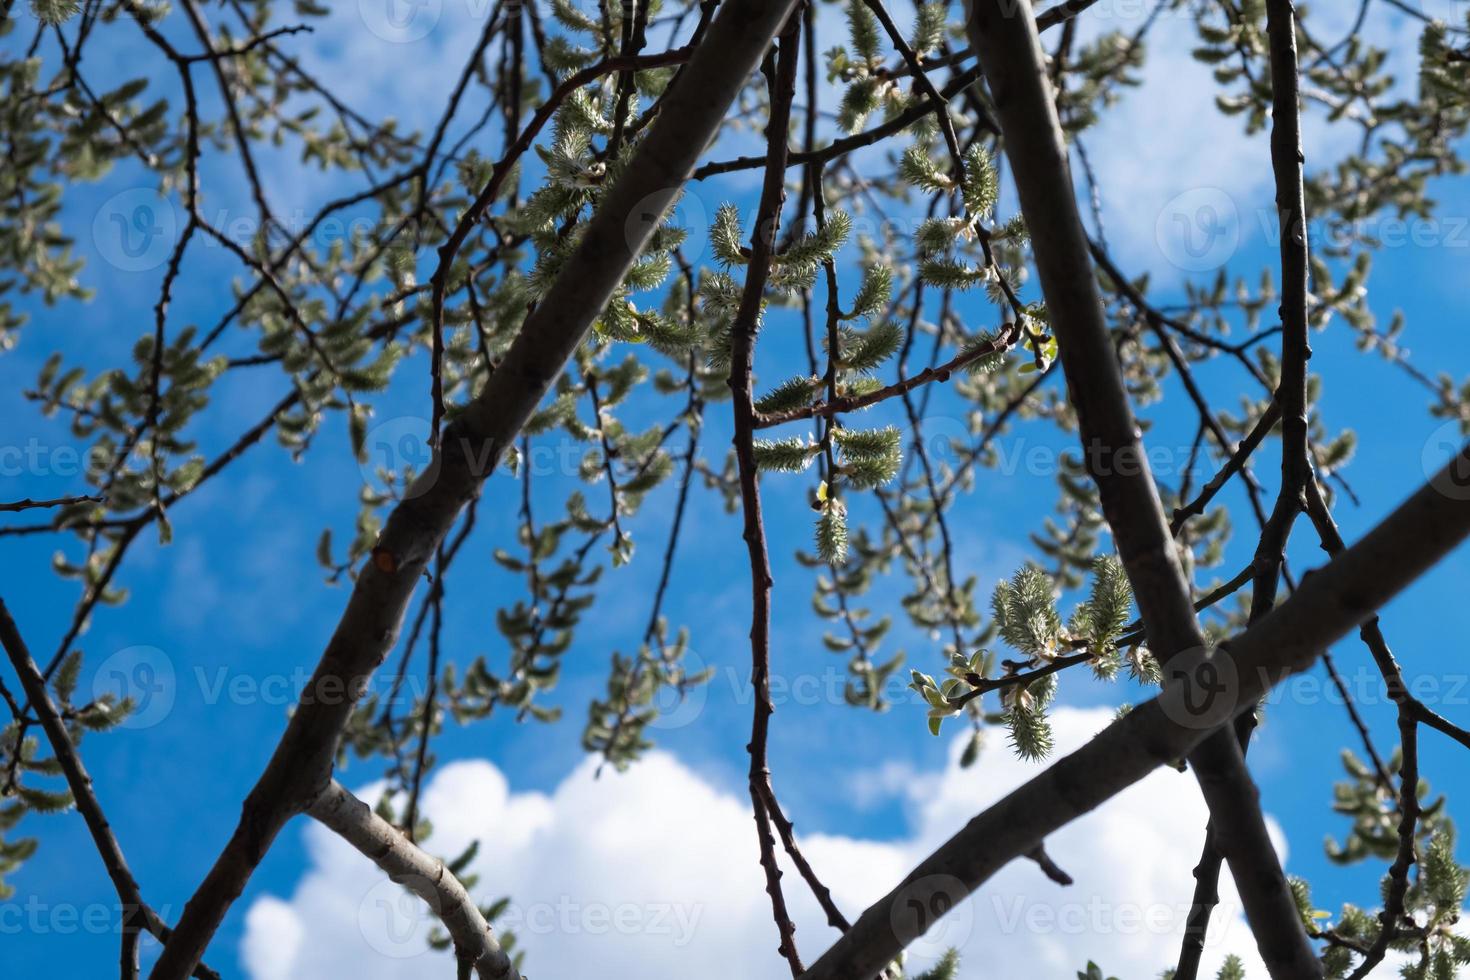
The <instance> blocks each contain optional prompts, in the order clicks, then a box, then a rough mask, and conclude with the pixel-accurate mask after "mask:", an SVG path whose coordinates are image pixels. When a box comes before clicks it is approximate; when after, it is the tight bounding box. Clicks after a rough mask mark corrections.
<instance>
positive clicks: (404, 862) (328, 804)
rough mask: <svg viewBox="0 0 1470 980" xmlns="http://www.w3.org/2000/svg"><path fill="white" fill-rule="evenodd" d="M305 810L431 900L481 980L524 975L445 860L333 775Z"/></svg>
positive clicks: (461, 954) (515, 979)
mask: <svg viewBox="0 0 1470 980" xmlns="http://www.w3.org/2000/svg"><path fill="white" fill-rule="evenodd" d="M307 812H308V813H310V814H311V815H312V816H313V817H314V818H316V819H317V820H318V821H319V822H321V823H322V824H323V825H324V826H326V827H327V828H328V829H330V830H331V831H332V832H333V833H335V834H336V835H337V836H338V837H341V838H342V839H343V840H345V841H346V842H347V843H349V844H351V845H352V846H353V847H355V848H357V849H358V850H359V851H360V852H362V854H363V855H364V856H365V857H366V858H367V859H368V860H370V861H372V862H373V863H374V864H376V865H377V866H378V867H379V868H382V869H383V871H384V872H385V873H386V874H387V875H388V877H389V878H391V879H393V880H394V881H396V882H398V884H400V885H402V886H403V887H404V888H407V889H408V890H409V891H411V892H413V893H414V894H415V895H417V896H418V897H419V898H422V899H423V900H424V901H425V902H427V903H428V904H429V908H430V910H431V911H432V912H433V913H434V915H435V916H436V917H438V919H439V920H440V921H441V922H443V923H444V928H445V930H446V931H447V932H448V933H449V938H450V939H452V940H454V948H455V951H456V953H457V954H458V955H459V957H460V959H461V961H465V960H468V961H469V962H470V963H472V964H473V965H474V970H475V975H476V976H478V977H480V980H520V976H521V975H520V973H519V972H517V970H516V968H515V966H514V965H513V964H512V963H511V961H510V957H509V956H507V955H506V954H505V950H503V949H501V947H500V943H499V941H498V940H496V938H495V930H493V929H491V928H490V924H489V923H488V922H486V921H485V917H484V916H483V915H481V914H480V909H479V907H478V906H476V905H475V901H474V899H473V898H471V897H470V893H469V892H468V891H466V890H465V887H464V885H462V884H460V881H459V879H458V878H456V877H455V876H454V873H453V872H451V871H450V870H449V869H448V868H447V867H445V865H444V862H443V861H441V860H439V859H438V858H436V857H430V856H429V855H428V854H425V853H424V852H423V851H421V850H419V848H418V847H417V846H416V845H415V844H414V843H413V841H411V840H409V839H408V838H407V837H405V836H403V834H402V833H401V832H400V831H399V830H398V828H397V827H394V826H393V825H392V824H390V823H389V822H388V821H386V820H384V819H383V818H382V817H380V816H378V815H377V814H376V813H374V812H373V810H372V807H370V806H368V805H367V804H366V803H364V802H363V801H362V800H359V799H358V798H357V797H356V796H354V795H353V794H352V793H351V791H349V790H348V789H346V788H345V787H343V786H342V784H341V783H339V782H337V781H336V780H335V779H334V780H332V781H331V783H329V784H328V785H327V788H326V790H325V791H324V792H323V793H322V795H321V796H320V797H318V798H317V800H316V802H315V803H313V804H312V805H311V808H310V809H309V810H308V811H307Z"/></svg>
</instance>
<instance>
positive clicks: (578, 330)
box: [151, 0, 794, 980]
mask: <svg viewBox="0 0 1470 980" xmlns="http://www.w3.org/2000/svg"><path fill="white" fill-rule="evenodd" d="M793 6H794V0H778V2H776V3H764V2H761V0H729V2H727V3H725V4H723V5H722V6H721V8H720V12H719V13H718V14H717V15H716V17H715V19H714V21H713V23H711V25H710V28H709V32H708V34H707V35H706V37H705V38H704V41H703V43H702V44H701V46H700V48H699V50H698V51H696V52H695V54H694V55H693V56H692V57H691V58H690V60H689V63H688V64H687V65H686V66H685V69H684V72H683V74H682V75H681V77H680V79H679V82H678V84H677V85H675V86H674V87H673V90H672V91H670V92H669V93H668V96H667V98H666V99H665V102H664V106H663V108H662V110H661V112H660V115H659V118H658V120H657V121H656V122H655V123H654V125H653V127H652V128H651V129H650V131H649V134H648V136H647V137H646V138H645V139H644V141H643V142H642V143H641V144H640V146H639V147H638V149H637V151H636V152H635V156H634V159H633V160H632V161H631V162H630V164H629V166H628V169H627V172H626V175H625V176H624V178H623V179H622V180H620V181H619V182H618V183H617V184H616V185H615V186H613V187H612V188H611V189H610V190H609V191H608V193H607V196H606V197H605V198H604V199H603V201H602V204H601V206H600V207H599V208H598V210H597V213H596V214H595V215H594V216H593V218H592V219H591V221H590V222H589V223H588V225H587V229H586V232H585V234H584V237H583V238H582V241H581V243H580V244H579V246H578V247H577V249H576V250H575V251H574V252H573V253H572V254H571V255H570V256H569V257H568V258H567V261H566V264H565V265H564V266H563V268H562V270H561V273H560V276H559V278H558V284H559V286H557V287H553V289H552V290H551V292H550V294H549V295H548V296H547V297H546V299H545V300H544V301H542V302H541V303H540V304H539V305H538V306H537V307H536V309H535V311H534V312H532V313H531V315H530V316H528V317H527V318H526V321H525V323H524V324H523V326H522V328H521V332H520V334H519V335H518V336H517V338H516V340H515V342H514V343H513V344H512V346H511V348H510V350H509V351H508V352H507V353H506V355H505V357H504V359H503V360H502V361H501V363H500V364H499V365H498V366H497V367H496V369H495V372H494V374H493V376H492V377H491V379H490V380H489V381H488V382H487V383H486V385H485V387H484V389H483V390H482V391H481V392H480V394H479V395H478V396H477V397H476V398H475V399H474V401H472V402H471V403H470V404H469V405H468V406H466V408H465V410H464V411H463V412H462V413H461V414H460V415H459V417H458V418H456V420H455V421H454V422H453V423H452V424H450V425H449V426H447V427H446V429H445V433H444V438H443V440H441V444H440V445H439V446H438V447H437V448H436V450H435V457H434V459H433V461H432V462H431V463H430V465H429V468H428V469H427V470H426V471H425V472H424V473H423V474H421V475H420V477H419V479H418V481H417V482H416V484H415V486H414V487H413V490H412V493H411V494H410V496H409V498H408V499H406V500H405V501H403V502H402V503H401V504H399V506H398V507H396V508H395V509H394V511H393V513H392V514H391V515H390V516H389V518H388V521H387V524H386V526H385V527H384V529H383V532H382V534H381V535H380V536H379V540H378V545H377V547H376V548H375V549H374V552H373V555H372V557H371V559H370V560H369V561H368V562H366V563H365V564H364V566H363V568H362V570H361V572H360V574H359V575H358V578H357V581H356V583H355V585H354V587H353V591H352V596H351V598H350V599H349V600H348V605H347V609H346V611H345V612H344V613H343V616H342V619H341V621H340V622H339V624H338V626H337V629H336V631H335V633H334V634H333V636H332V639H331V642H330V643H329V644H328V646H327V649H326V651H325V652H324V653H323V655H322V658H321V661H320V663H319V664H318V665H317V668H316V671H315V672H314V673H313V675H312V679H311V681H310V682H309V683H308V685H307V687H306V689H305V690H304V691H303V695H302V701H301V704H300V705H299V707H298V710H297V711H296V712H295V713H294V714H293V715H292V717H291V720H290V722H289V723H288V725H287V728H286V732H285V734H284V735H283V736H282V738H281V741H280V743H279V745H278V746H277V747H276V750H275V752H274V754H273V755H272V757H271V760H270V762H269V763H268V765H267V766H266V769H265V772H264V773H263V774H262V775H261V778H260V780H259V782H257V784H256V786H255V788H254V789H252V790H251V792H250V795H249V796H248V797H247V798H246V801H245V804H244V807H243V812H242V813H241V818H240V822H239V825H238V826H237V827H236V829H235V832H234V834H233V835H232V836H231V838H230V840H229V843H228V844H227V845H226V846H225V849H224V851H223V852H222V853H221V855H220V857H219V859H218V860H217V861H216V863H215V865H214V867H213V868H212V869H211V870H210V872H209V874H208V875H207V877H206V878H205V880H204V882H203V883H202V884H201V885H200V887H199V890H198V891H197V892H196V893H195V895H194V897H193V898H191V899H190V900H189V903H188V905H187V906H186V907H185V909H184V914H183V917H182V918H181V919H180V922H179V927H178V929H176V930H175V934H174V937H173V939H172V940H171V941H170V942H169V943H168V945H167V946H165V948H164V951H163V955H162V957H160V959H159V961H158V964H157V965H156V966H155V967H154V969H153V973H152V974H151V975H152V977H153V978H155V980H181V978H182V977H183V976H184V975H186V974H187V973H188V972H189V970H190V969H191V968H192V966H193V964H194V963H196V962H198V960H199V958H200V957H201V956H202V955H203V953H204V949H205V947H206V946H207V945H208V944H209V940H210V938H211V937H212V936H213V935H214V932H215V930H216V929H218V928H219V925H220V923H221V922H222V921H223V919H224V916H225V913H226V912H227V911H228V910H229V907H230V905H231V904H232V903H233V902H234V901H235V899H236V898H238V897H239V895H240V893H241V891H242V890H243V889H244V887H245V883H246V881H248V880H249V878H250V875H251V874H252V873H253V872H254V870H255V867H256V866H257V865H258V864H259V863H260V861H261V859H262V858H263V857H264V856H265V853H266V851H267V850H268V849H269V848H270V846H271V843H272V841H274V839H275V836H276V834H277V833H279V832H280V829H281V827H283V826H284V825H285V823H286V821H287V820H289V819H290V818H291V817H292V816H293V815H295V814H297V813H300V812H301V811H302V810H304V809H305V808H306V807H307V806H309V805H310V804H311V803H312V801H313V800H315V799H316V798H317V796H319V795H320V793H321V792H322V790H323V789H324V788H325V787H326V786H327V784H328V782H329V780H330V778H331V771H332V760H333V758H334V756H335V753H336V747H337V740H338V737H339V736H340V734H341V731H342V728H343V726H344V725H345V724H346V722H347V719H348V717H349V715H350V713H351V711H352V708H353V705H354V704H355V702H356V699H357V697H358V696H360V694H361V693H362V691H363V690H364V688H365V687H366V684H367V682H368V680H369V678H370V677H371V676H372V672H373V671H374V670H375V669H376V668H377V666H378V665H379V664H380V663H381V662H382V660H383V658H384V657H385V656H386V655H387V653H388V651H389V650H390V649H391V648H392V646H393V644H394V641H395V640H396V638H397V635H398V630H399V627H400V625H401V623H402V620H403V613H404V610H405V608H406V607H407V605H408V601H409V598H410V597H411V595H412V593H413V591H414V588H415V586H416V585H417V583H418V581H419V578H420V577H421V576H422V574H423V571H424V568H425V566H426V564H427V563H428V561H429V559H430V558H431V557H432V556H433V554H434V551H435V548H436V547H437V546H438V544H439V542H440V541H441V540H442V539H443V537H444V535H445V533H446V532H447V531H448V529H449V527H450V525H451V524H452V523H453V522H454V520H455V518H456V517H457V516H458V514H459V512H460V510H461V509H462V508H463V507H464V506H465V504H466V503H467V502H468V501H469V500H470V499H471V498H472V497H473V496H474V495H475V494H476V493H477V492H478V490H479V487H480V484H481V483H482V482H483V481H484V480H485V479H486V477H487V476H488V475H489V473H490V471H491V470H492V469H493V468H494V466H495V465H496V463H497V462H498V460H499V459H500V457H501V455H502V454H503V453H504V451H505V449H506V448H507V447H508V446H510V445H511V444H512V443H513V441H514V439H515V436H516V434H517V433H518V432H519V431H520V429H521V427H522V426H523V425H524V424H525V422H526V420H527V419H528V418H529V417H530V415H531V413H532V412H533V411H534V410H535V408H536V405H537V404H538V403H539V402H540V400H541V397H542V396H543V395H544V394H545V392H546V390H547V388H548V387H549V386H550V385H551V383H552V381H553V379H555V378H556V376H557V375H558V374H560V372H561V370H562V368H563V366H564V365H565V363H566V361H567V358H568V357H570V356H571V354H572V352H573V351H574V350H575V349H576V348H577V345H578V344H580V343H581V341H582V339H583V337H584V336H585V335H586V333H587V330H588V329H589V327H590V326H591V324H592V321H593V320H594V319H595V318H596V317H597V316H598V314H600V313H601V312H602V309H603V307H604V306H605V305H606V303H607V301H608V298H609V297H610V296H611V295H612V293H613V290H614V289H615V288H616V287H617V286H618V284H619V283H620V282H621V281H622V279H623V276H624V275H625V274H626V272H627V270H628V269H629V268H630V267H631V265H632V263H633V261H634V258H635V257H636V255H637V254H638V252H639V251H640V250H641V249H642V248H643V246H644V245H645V244H646V243H647V241H648V239H649V237H650V236H651V235H652V233H653V231H654V229H655V228H656V227H657V224H658V219H660V218H661V216H662V215H663V214H664V213H665V212H666V211H667V210H668V208H669V206H670V205H671V204H672V203H673V201H674V199H675V198H676V197H677V195H678V193H679V190H680V189H681V188H682V186H683V184H684V183H685V181H686V180H688V178H689V174H690V171H691V170H692V169H693V166H694V163H695V161H696V160H697V159H698V157H699V154H700V153H702V152H703V151H704V148H705V146H706V144H707V143H708V142H709V140H710V139H711V138H712V137H713V136H714V134H715V133H716V132H717V131H718V128H719V126H720V123H721V122H722V120H723V119H724V117H725V114H726V112H727V111H728V110H729V107H730V104H731V103H732V102H733V101H734V99H735V96H736V94H737V93H738V92H739V90H740V89H741V88H742V87H743V86H744V84H745V81H746V78H747V77H748V75H749V74H750V71H751V69H752V68H754V67H755V65H756V64H757V63H758V62H759V60H760V57H761V55H762V54H763V53H764V51H765V48H766V47H767V45H768V44H769V42H770V39H771V38H772V37H773V36H774V35H775V33H776V31H777V30H778V29H779V27H780V26H781V24H782V23H784V22H785V20H786V16H787V14H789V13H790V11H791V8H792V7H793ZM650 219H652V220H650Z"/></svg>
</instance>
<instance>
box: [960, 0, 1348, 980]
mask: <svg viewBox="0 0 1470 980" xmlns="http://www.w3.org/2000/svg"><path fill="white" fill-rule="evenodd" d="M969 12H970V17H969V22H968V24H967V27H968V30H969V34H970V43H971V45H972V46H973V47H974V48H975V50H976V51H977V52H978V53H979V55H980V63H981V65H982V66H984V70H985V77H986V80H987V81H988V83H989V85H990V91H991V96H992V99H993V101H994V103H995V112H996V116H997V118H998V121H999V123H1000V128H1001V132H1002V138H1003V140H1004V143H1005V150H1006V155H1007V156H1008V157H1009V158H1010V160H1011V163H1012V167H1011V170H1012V173H1013V175H1014V179H1015V182H1016V189H1017V191H1018V194H1019V197H1020V201H1021V212H1022V214H1023V216H1024V217H1025V220H1026V226H1027V229H1028V230H1029V231H1030V234H1031V241H1032V250H1033V252H1034V255H1035V259H1036V267H1037V271H1038V274H1039V277H1040V280H1041V287H1042V292H1043V294H1044V295H1045V298H1046V303H1047V309H1048V313H1049V317H1050V321H1051V323H1052V324H1053V325H1054V329H1055V331H1056V336H1057V340H1058V344H1059V348H1060V356H1061V361H1062V368H1063V371H1064V372H1065V374H1066V377H1067V385H1068V391H1069V394H1070V397H1071V401H1072V403H1073V405H1074V406H1075V408H1076V410H1077V419H1078V427H1079V429H1080V431H1081V436H1082V446H1083V454H1084V460H1085V462H1086V465H1087V469H1088V472H1089V473H1090V474H1091V475H1092V477H1093V479H1094V480H1095V481H1096V483H1097V486H1098V492H1099V496H1100V498H1101V501H1102V508H1103V513H1104V515H1105V516H1106V518H1107V520H1108V524H1109V526H1110V527H1111V528H1112V530H1113V537H1114V540H1115V541H1116V542H1117V546H1118V552H1119V555H1120V556H1121V558H1122V560H1123V565H1124V568H1125V569H1126V571H1127V573H1128V578H1129V581H1130V582H1131V583H1132V585H1133V593H1134V595H1135V597H1136V598H1137V602H1138V608H1139V612H1140V614H1141V615H1142V618H1143V622H1144V627H1145V629H1146V630H1147V631H1148V636H1149V639H1150V642H1151V643H1152V644H1153V647H1154V650H1155V652H1156V653H1157V654H1158V655H1159V659H1160V660H1161V662H1163V663H1164V664H1165V670H1166V671H1167V670H1169V667H1168V664H1169V662H1170V661H1171V660H1172V659H1173V658H1175V657H1176V656H1179V655H1180V654H1183V653H1185V652H1186V651H1197V652H1201V653H1202V652H1203V651H1204V649H1205V638H1204V635H1203V634H1202V633H1201V631H1200V627H1199V623H1198V621H1197V620H1196V618H1195V614H1194V609H1193V608H1192V605H1191V602H1190V593H1189V586H1188V583H1187V582H1186V581H1185V578H1184V574H1183V571H1182V569H1181V568H1180V565H1179V560H1178V557H1177V555H1176V553H1175V547H1174V542H1173V539H1172V536H1171V535H1170V533H1169V527H1168V524H1167V523H1166V521H1165V519H1164V512H1163V506H1162V504H1161V503H1160V500H1159V496H1158V490H1157V488H1156V487H1155V486H1154V482H1153V477H1152V475H1151V474H1150V472H1149V467H1148V461H1147V458H1146V456H1145V454H1144V451H1143V447H1142V445H1141V444H1140V441H1139V437H1138V426H1137V423H1136V422H1135V421H1134V418H1133V413H1132V411H1131V409H1130V407H1129V404H1128V397H1127V393H1126V390H1125V388H1124V385H1123V378H1122V373H1121V371H1120V369H1119V367H1118V362H1117V356H1116V353H1115V351H1114V349H1113V345H1112V340H1111V337H1110V336H1109V333H1108V328H1107V322H1106V319H1105V317H1104V312H1103V306H1102V299H1101V297H1100V296H1099V294H1098V288H1097V278H1096V275H1095V274H1094V272H1093V268H1092V261H1091V258H1090V254H1089V253H1090V244H1089V242H1088V239H1087V235H1086V232H1085V231H1084V229H1083V226H1082V220H1081V216H1080V215H1079V214H1078V211H1077V201H1076V197H1075V194H1074V191H1073V188H1072V180H1071V174H1070V172H1069V170H1068V166H1067V150H1066V145H1065V142H1064V140H1063V137H1062V132H1061V126H1060V123H1059V121H1058V119H1057V111H1056V105H1055V102H1054V100H1053V97H1052V93H1051V90H1050V84H1049V82H1048V80H1047V73H1046V59H1045V56H1044V54H1043V53H1042V51H1041V45H1040V42H1039V40H1038V38H1037V33H1036V27H1035V23H1034V21H1033V19H1032V17H1031V13H1030V8H1029V6H1028V5H1026V4H1025V3H1022V4H1020V5H1019V9H1016V8H1015V7H1013V6H1012V5H1011V3H1010V0H971V3H970V4H969ZM1189 659H1197V658H1195V657H1193V656H1191V657H1190V658H1189ZM1190 762H1191V763H1192V765H1193V768H1194V770H1195V775H1196V776H1197V777H1198V779H1199V783H1200V788H1201V790H1202V791H1203V793H1204V795H1205V799H1206V801H1207V802H1208V803H1209V805H1210V812H1211V814H1212V816H1213V819H1214V821H1215V823H1216V825H1217V826H1218V827H1219V828H1220V833H1219V837H1220V844H1221V850H1222V851H1224V852H1225V853H1226V855H1227V856H1228V857H1229V858H1230V860H1231V870H1232V871H1233V872H1234V873H1235V877H1236V882H1237V884H1238V886H1239V889H1240V893H1241V899H1242V902H1243V903H1244V905H1245V908H1246V915H1247V918H1248V919H1249V921H1250V924H1251V927H1252V929H1253V930H1254V931H1255V935H1256V941H1257V944H1258V946H1259V947H1260V949H1261V953H1262V956H1263V958H1264V959H1265V961H1266V963H1267V966H1268V967H1269V968H1270V970H1271V974H1272V976H1273V977H1276V978H1277V980H1288V978H1289V980H1304V978H1311V977H1320V976H1321V974H1322V970H1321V965H1320V963H1319V962H1318V961H1317V957H1316V955H1315V954H1314V953H1313V951H1312V948H1311V946H1310V944H1309V943H1308V941H1307V936H1306V933H1305V932H1304V931H1303V929H1302V925H1301V920H1300V917H1299V915H1298V913H1297V910H1296V904H1295V902H1294V900H1293V899H1292V895H1291V890H1290V889H1289V888H1288V887H1287V884H1286V877H1285V875H1284V874H1282V871H1281V866H1280V862H1279V861H1278V860H1277V857H1276V853H1275V850H1274V849H1273V848H1272V846H1271V843H1270V839H1269V837H1268V836H1267V833H1266V826H1265V821H1264V819H1263V817H1262V815H1261V810H1260V807H1259V805H1258V804H1257V801H1256V792H1255V788H1254V786H1253V785H1252V784H1251V781H1250V776H1249V774H1248V773H1247V772H1246V771H1245V767H1244V763H1243V760H1242V759H1241V757H1240V753H1239V748H1238V746H1237V745H1236V744H1235V741H1234V738H1233V736H1232V735H1231V734H1229V733H1226V732H1220V733H1218V734H1217V735H1216V736H1215V737H1213V738H1211V739H1209V740H1208V741H1206V742H1205V743H1204V744H1202V745H1200V747H1199V748H1198V749H1197V750H1196V751H1195V752H1194V754H1193V756H1192V757H1191V759H1190Z"/></svg>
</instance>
